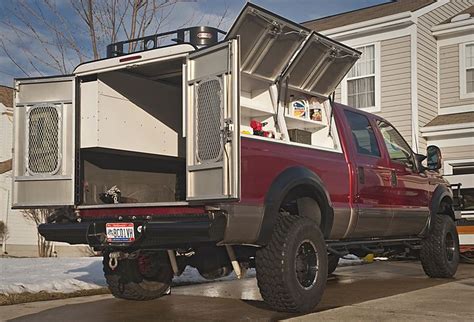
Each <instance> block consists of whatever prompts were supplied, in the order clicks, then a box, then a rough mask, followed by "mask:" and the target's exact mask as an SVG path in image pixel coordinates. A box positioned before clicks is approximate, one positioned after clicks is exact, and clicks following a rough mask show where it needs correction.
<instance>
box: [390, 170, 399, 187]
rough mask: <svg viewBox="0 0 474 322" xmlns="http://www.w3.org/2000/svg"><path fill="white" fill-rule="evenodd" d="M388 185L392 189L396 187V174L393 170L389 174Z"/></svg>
mask: <svg viewBox="0 0 474 322" xmlns="http://www.w3.org/2000/svg"><path fill="white" fill-rule="evenodd" d="M390 183H391V185H392V187H396V186H397V184H398V179H397V172H396V171H395V170H392V171H391V173H390Z"/></svg>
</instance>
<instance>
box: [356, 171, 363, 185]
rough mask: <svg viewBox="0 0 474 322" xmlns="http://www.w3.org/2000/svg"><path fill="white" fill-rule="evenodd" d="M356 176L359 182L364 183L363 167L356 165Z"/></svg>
mask: <svg viewBox="0 0 474 322" xmlns="http://www.w3.org/2000/svg"><path fill="white" fill-rule="evenodd" d="M357 178H358V179H359V183H361V184H364V183H365V172H364V167H357Z"/></svg>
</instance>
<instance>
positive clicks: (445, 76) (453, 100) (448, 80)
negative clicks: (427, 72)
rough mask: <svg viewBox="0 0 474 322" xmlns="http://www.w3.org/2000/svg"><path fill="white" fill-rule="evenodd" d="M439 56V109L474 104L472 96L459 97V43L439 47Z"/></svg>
mask: <svg viewBox="0 0 474 322" xmlns="http://www.w3.org/2000/svg"><path fill="white" fill-rule="evenodd" d="M439 56H440V58H439V62H440V67H439V69H440V75H439V77H440V78H439V87H440V109H441V110H442V109H443V108H447V107H454V106H461V105H469V104H474V98H470V99H461V95H460V94H461V90H460V84H459V81H460V79H459V76H460V75H459V64H460V62H459V44H455V45H450V46H444V47H440V48H439ZM473 108H474V107H473Z"/></svg>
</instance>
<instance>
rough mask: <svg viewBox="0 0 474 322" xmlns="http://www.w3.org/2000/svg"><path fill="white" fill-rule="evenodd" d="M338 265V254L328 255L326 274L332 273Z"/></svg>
mask: <svg viewBox="0 0 474 322" xmlns="http://www.w3.org/2000/svg"><path fill="white" fill-rule="evenodd" d="M338 265H339V256H337V255H333V254H330V255H328V275H329V274H332V273H334V271H335V270H336V268H337V266H338Z"/></svg>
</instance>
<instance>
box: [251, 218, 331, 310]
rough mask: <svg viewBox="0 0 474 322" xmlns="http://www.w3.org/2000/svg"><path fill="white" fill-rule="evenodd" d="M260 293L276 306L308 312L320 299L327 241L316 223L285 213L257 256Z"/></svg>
mask: <svg viewBox="0 0 474 322" xmlns="http://www.w3.org/2000/svg"><path fill="white" fill-rule="evenodd" d="M256 269H257V282H258V287H259V289H260V294H261V295H262V297H263V299H264V300H265V302H266V303H267V304H269V305H270V306H271V307H272V308H273V309H275V310H278V311H284V312H308V311H311V310H312V309H314V308H315V307H316V305H317V304H318V303H319V301H320V300H321V296H322V295H323V292H324V288H325V286H326V280H327V275H328V273H327V272H328V258H327V250H326V243H325V241H324V237H323V234H322V233H321V231H320V229H319V227H318V226H317V224H316V223H315V222H314V221H312V220H310V219H308V218H304V217H299V216H291V215H282V216H281V217H280V218H279V221H278V223H277V225H276V226H275V228H274V231H273V234H272V237H271V240H270V242H269V243H268V245H267V246H265V247H263V248H261V249H259V250H258V251H257V255H256Z"/></svg>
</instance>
